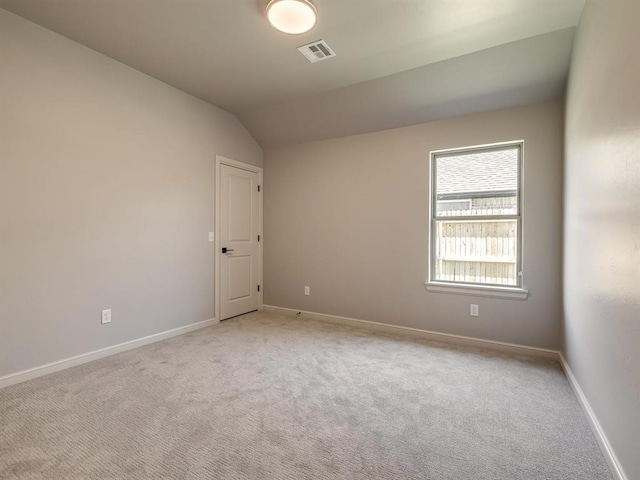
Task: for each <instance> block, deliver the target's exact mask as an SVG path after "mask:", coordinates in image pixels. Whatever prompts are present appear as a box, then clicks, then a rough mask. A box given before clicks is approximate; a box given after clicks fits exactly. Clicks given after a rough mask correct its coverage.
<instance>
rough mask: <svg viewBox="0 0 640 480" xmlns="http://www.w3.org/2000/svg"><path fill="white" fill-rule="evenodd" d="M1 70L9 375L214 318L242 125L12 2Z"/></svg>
mask: <svg viewBox="0 0 640 480" xmlns="http://www.w3.org/2000/svg"><path fill="white" fill-rule="evenodd" d="M0 65H1V68H2V74H1V75H0V246H1V248H0V316H1V321H0V376H3V375H7V374H10V373H14V372H17V371H20V370H23V369H28V368H31V367H35V366H39V365H42V364H45V363H48V362H53V361H57V360H60V359H63V358H67V357H70V356H74V355H78V354H82V353H85V352H89V351H93V350H96V349H99V348H104V347H107V346H111V345H114V344H118V343H121V342H125V341H128V340H131V339H135V338H139V337H143V336H146V335H150V334H153V333H157V332H161V331H165V330H168V329H172V328H176V327H179V326H182V325H186V324H190V323H194V322H198V321H202V320H206V319H209V318H212V317H213V311H214V309H213V254H214V252H213V247H212V245H213V244H212V243H209V242H208V238H207V233H208V232H209V231H213V222H214V215H213V212H214V209H213V202H214V192H213V185H214V179H213V174H214V164H215V155H216V154H222V155H225V156H228V157H231V158H235V159H238V160H243V161H245V162H249V163H253V164H256V165H261V164H262V151H261V149H260V148H259V147H258V145H257V144H256V143H255V142H254V141H253V139H252V138H251V137H250V136H249V134H248V133H247V132H246V130H245V129H244V127H243V126H242V125H241V124H240V123H239V121H238V120H237V119H236V118H235V117H234V116H233V115H230V114H228V113H227V112H224V111H222V110H220V109H218V108H216V107H213V106H211V105H209V104H207V103H205V102H202V101H200V100H197V99H195V98H194V97H191V96H189V95H187V94H185V93H183V92H180V91H178V90H176V89H174V88H172V87H169V86H168V85H166V84H163V83H161V82H159V81H157V80H154V79H152V78H151V77H148V76H146V75H144V74H142V73H140V72H137V71H136V70H133V69H131V68H129V67H127V66H125V65H123V64H121V63H118V62H116V61H114V60H112V59H109V58H107V57H105V56H104V55H101V54H98V53H96V52H94V51H92V50H89V49H87V48H85V47H83V46H81V45H79V44H77V43H75V42H72V41H70V40H68V39H66V38H64V37H61V36H59V35H57V34H54V33H52V32H50V31H48V30H45V29H43V28H41V27H39V26H37V25H35V24H32V23H30V22H27V21H26V20H24V19H22V18H20V17H17V16H15V15H13V14H11V13H8V12H6V11H5V10H0ZM107 308H111V309H112V314H113V317H112V318H113V320H112V323H110V324H108V325H104V326H103V325H101V324H100V317H101V310H102V309H107Z"/></svg>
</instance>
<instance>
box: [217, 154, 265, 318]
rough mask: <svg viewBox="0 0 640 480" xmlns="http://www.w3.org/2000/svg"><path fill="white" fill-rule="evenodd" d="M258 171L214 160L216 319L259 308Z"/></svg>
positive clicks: (259, 216)
mask: <svg viewBox="0 0 640 480" xmlns="http://www.w3.org/2000/svg"><path fill="white" fill-rule="evenodd" d="M261 180H262V169H260V168H258V167H253V166H251V165H247V164H243V163H241V162H237V161H234V160H231V159H228V158H225V157H221V156H217V157H216V239H217V240H216V242H215V245H216V269H215V270H216V287H215V291H216V295H215V310H216V318H219V319H220V320H224V319H227V318H230V317H234V316H236V315H241V314H243V313H247V312H251V311H254V310H258V309H259V308H260V305H261V292H260V291H259V285H261V273H262V264H261V261H262V255H261V248H260V247H261V243H260V242H259V235H260V231H261V217H262V215H261V213H262V202H261V192H260V191H259V189H260V187H259V186H260V184H261Z"/></svg>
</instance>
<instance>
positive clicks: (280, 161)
mask: <svg viewBox="0 0 640 480" xmlns="http://www.w3.org/2000/svg"><path fill="white" fill-rule="evenodd" d="M562 128H563V106H562V104H561V103H560V102H552V103H544V104H537V105H532V106H527V107H520V108H514V109H509V110H500V111H494V112H489V113H482V114H476V115H470V116H466V117H460V118H454V119H451V120H445V121H439V122H433V123H427V124H422V125H417V126H413V127H406V128H401V129H395V130H387V131H383V132H378V133H372V134H367V135H358V136H351V137H344V138H338V139H334V140H327V141H322V142H314V143H305V144H299V145H293V146H288V147H283V148H277V149H268V150H266V151H265V244H264V252H265V293H264V295H265V297H264V300H265V303H266V304H270V305H275V306H280V307H289V308H295V309H301V310H308V311H314V312H320V313H327V314H334V315H340V316H346V317H352V318H358V319H364V320H371V321H377V322H384V323H391V324H396V325H403V326H409V327H416V328H422V329H428V330H435V331H438V332H447V333H453V334H459V335H468V336H472V337H479V338H485V339H491V340H498V341H505V342H513V343H518V344H524V345H531V346H537V347H546V348H554V349H557V348H559V347H560V343H561V338H560V337H561V335H560V314H561V283H560V281H561V278H560V277H561V275H560V271H561V229H562V219H561V216H562V207H561V202H562V195H561V183H562V179H561V176H562V140H563V137H562ZM520 139H524V141H525V156H524V171H525V180H524V222H525V223H524V229H525V230H524V245H525V246H524V275H525V276H524V281H525V286H526V288H528V289H530V297H529V298H528V299H527V300H526V301H518V300H507V299H495V298H480V297H472V296H464V295H450V294H442V293H431V292H427V291H425V288H424V281H425V278H426V272H427V254H428V252H427V241H428V233H427V228H428V216H429V212H428V184H429V179H428V159H429V151H431V150H437V149H444V148H453V147H462V146H468V145H478V144H486V143H495V142H503V141H508V140H520ZM305 285H309V286H310V287H311V295H310V296H304V294H303V293H304V291H303V288H304V286H305ZM470 303H477V304H479V306H480V316H479V318H472V317H470V316H469V304H470Z"/></svg>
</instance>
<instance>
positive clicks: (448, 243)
mask: <svg viewBox="0 0 640 480" xmlns="http://www.w3.org/2000/svg"><path fill="white" fill-rule="evenodd" d="M521 176H522V142H517V143H515V142H514V143H508V144H500V145H489V146H481V147H471V148H464V149H458V150H446V151H437V152H432V153H431V242H430V250H431V251H430V268H429V284H434V283H435V284H437V285H450V286H462V287H485V288H486V287H494V289H522V273H521V272H522V216H521V215H522V212H521V210H522V209H521V196H520V192H521Z"/></svg>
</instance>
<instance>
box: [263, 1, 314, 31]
mask: <svg viewBox="0 0 640 480" xmlns="http://www.w3.org/2000/svg"><path fill="white" fill-rule="evenodd" d="M267 19H268V20H269V23H270V24H271V25H273V27H274V28H275V29H277V30H280V31H281V32H284V33H290V34H294V35H296V34H300V33H306V32H308V31H309V30H311V29H312V28H313V27H315V26H316V22H317V21H318V12H317V11H316V7H314V6H313V3H311V1H310V0H271V1H270V2H269V4H268V5H267Z"/></svg>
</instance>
